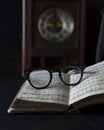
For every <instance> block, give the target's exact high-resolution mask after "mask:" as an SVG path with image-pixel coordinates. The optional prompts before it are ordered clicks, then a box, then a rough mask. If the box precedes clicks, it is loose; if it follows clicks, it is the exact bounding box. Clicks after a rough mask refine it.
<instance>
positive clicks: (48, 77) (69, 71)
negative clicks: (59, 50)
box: [22, 66, 85, 89]
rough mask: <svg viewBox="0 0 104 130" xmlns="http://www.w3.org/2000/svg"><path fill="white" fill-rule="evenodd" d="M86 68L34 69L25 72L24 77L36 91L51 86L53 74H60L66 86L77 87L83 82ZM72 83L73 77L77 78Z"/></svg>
mask: <svg viewBox="0 0 104 130" xmlns="http://www.w3.org/2000/svg"><path fill="white" fill-rule="evenodd" d="M84 68H85V67H76V66H68V67H65V68H56V69H54V70H51V69H44V68H43V69H32V70H26V71H24V73H23V75H22V77H23V78H24V79H25V80H26V79H27V80H28V81H29V83H30V85H31V86H32V87H33V88H36V89H43V88H46V87H48V86H49V84H50V83H51V81H52V77H53V75H52V73H54V72H58V74H59V77H60V79H61V81H62V82H63V83H64V84H65V85H73V86H74V85H77V84H78V83H80V82H81V80H82V76H83V70H84ZM76 76H77V78H75V80H73V81H71V78H72V77H76Z"/></svg>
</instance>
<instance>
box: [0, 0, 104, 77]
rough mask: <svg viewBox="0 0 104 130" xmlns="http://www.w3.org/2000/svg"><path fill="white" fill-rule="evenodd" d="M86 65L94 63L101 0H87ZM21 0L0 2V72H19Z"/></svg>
mask: <svg viewBox="0 0 104 130" xmlns="http://www.w3.org/2000/svg"><path fill="white" fill-rule="evenodd" d="M86 6H87V14H86V18H87V20H86V29H87V33H86V59H85V60H86V65H87V66H88V65H91V64H94V63H95V52H96V45H97V42H98V34H99V28H100V22H101V9H102V8H103V7H104V1H103V0H87V5H86ZM21 47H22V1H21V0H15V1H14V0H9V1H5V0H4V1H2V2H1V4H0V74H1V75H8V74H9V75H10V74H11V75H15V74H17V73H18V74H20V72H21Z"/></svg>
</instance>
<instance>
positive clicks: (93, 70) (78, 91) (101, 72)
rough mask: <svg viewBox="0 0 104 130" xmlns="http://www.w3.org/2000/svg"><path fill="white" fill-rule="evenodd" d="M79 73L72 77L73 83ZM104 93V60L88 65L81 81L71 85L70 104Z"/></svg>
mask: <svg viewBox="0 0 104 130" xmlns="http://www.w3.org/2000/svg"><path fill="white" fill-rule="evenodd" d="M78 76H79V75H77V74H76V75H75V76H73V77H71V79H70V80H71V83H72V82H73V81H74V80H76V79H77V78H78ZM102 93H104V61H103V62H100V63H97V64H95V65H92V66H90V67H87V68H86V69H85V70H84V75H83V79H82V81H81V83H79V84H78V85H76V86H70V101H69V102H70V104H73V103H75V102H77V101H79V100H81V99H84V98H86V97H88V96H92V95H97V94H102Z"/></svg>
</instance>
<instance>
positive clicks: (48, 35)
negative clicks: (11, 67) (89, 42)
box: [22, 0, 86, 71]
mask: <svg viewBox="0 0 104 130" xmlns="http://www.w3.org/2000/svg"><path fill="white" fill-rule="evenodd" d="M85 13H86V2H85V0H53V1H51V0H23V42H22V43H23V44H22V71H24V70H25V69H29V68H35V67H41V66H45V67H55V66H60V65H84V64H85V19H86V14H85ZM40 19H41V20H40ZM39 20H40V21H41V22H40V23H39ZM71 20H72V21H71ZM70 30H71V31H72V32H71V35H69V34H70ZM41 32H42V35H41Z"/></svg>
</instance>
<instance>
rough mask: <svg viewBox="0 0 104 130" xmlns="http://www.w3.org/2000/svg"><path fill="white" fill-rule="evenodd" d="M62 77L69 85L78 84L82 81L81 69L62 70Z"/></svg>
mask: <svg viewBox="0 0 104 130" xmlns="http://www.w3.org/2000/svg"><path fill="white" fill-rule="evenodd" d="M61 77H62V79H63V81H64V82H65V83H67V84H72V85H74V84H77V83H78V82H79V81H80V79H81V69H80V68H79V67H74V66H69V67H66V68H64V69H63V70H62V72H61Z"/></svg>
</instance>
